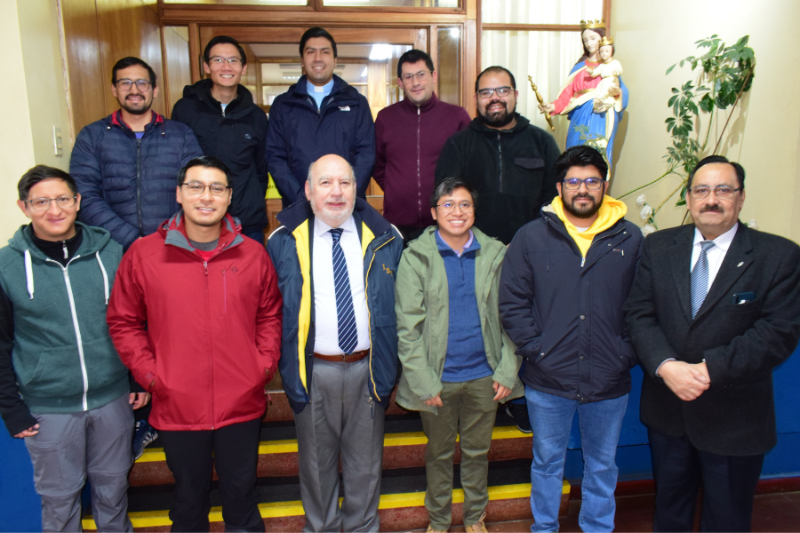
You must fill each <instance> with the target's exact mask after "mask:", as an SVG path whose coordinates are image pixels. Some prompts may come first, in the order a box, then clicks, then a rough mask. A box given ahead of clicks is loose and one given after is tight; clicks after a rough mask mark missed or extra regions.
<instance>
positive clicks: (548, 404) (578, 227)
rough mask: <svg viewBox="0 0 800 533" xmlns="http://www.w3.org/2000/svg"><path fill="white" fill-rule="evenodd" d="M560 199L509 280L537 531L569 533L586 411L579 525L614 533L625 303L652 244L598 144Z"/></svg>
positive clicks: (511, 253) (513, 253)
mask: <svg viewBox="0 0 800 533" xmlns="http://www.w3.org/2000/svg"><path fill="white" fill-rule="evenodd" d="M555 173H556V178H557V180H558V182H557V185H556V186H557V188H558V193H559V196H558V197H556V198H555V199H554V200H553V202H552V203H551V204H550V205H546V206H544V207H543V208H542V216H541V217H540V218H538V219H536V220H534V221H533V222H529V223H528V224H526V225H525V226H523V227H522V228H520V230H519V231H518V232H517V234H516V236H515V237H514V240H512V241H511V244H510V245H509V248H508V252H507V253H506V256H505V261H504V263H503V273H502V277H501V280H500V296H499V305H500V315H501V317H502V320H503V327H504V328H505V330H506V332H507V333H508V336H509V337H510V338H511V340H512V341H514V344H515V345H516V346H517V348H518V349H517V354H519V355H521V356H522V357H523V358H524V362H523V368H522V371H521V374H520V377H521V379H522V382H523V383H524V384H525V399H526V402H527V404H528V411H529V413H530V420H531V425H532V427H533V462H532V464H531V485H532V489H531V510H532V511H533V518H534V520H535V523H534V524H533V526H532V527H531V529H532V530H533V531H558V507H559V503H560V499H561V484H562V481H563V475H564V460H565V456H566V450H567V444H568V443H569V435H570V429H571V427H572V419H573V417H574V414H575V411H577V412H578V417H579V419H580V428H581V442H582V446H583V458H584V462H585V467H584V473H583V483H582V492H583V496H582V500H583V501H582V504H581V511H580V518H579V525H580V527H581V529H582V530H583V531H587V532H588V531H613V529H614V512H615V509H616V507H615V502H614V489H615V487H616V483H617V473H618V469H617V466H616V463H615V456H616V451H617V444H618V442H619V434H620V430H621V428H622V418H623V416H624V415H625V410H626V408H627V404H628V392H629V391H630V389H631V377H630V372H629V370H630V368H631V367H633V366H634V365H635V364H636V363H637V359H636V354H635V353H634V351H633V347H632V346H631V344H630V341H629V340H628V335H627V332H626V331H625V326H624V319H623V314H622V305H623V303H624V302H625V298H626V297H627V295H628V291H629V290H630V287H631V284H632V282H633V275H634V271H635V269H636V263H637V262H638V258H639V254H640V248H641V244H642V241H643V238H642V234H641V231H640V230H639V228H638V227H637V226H636V225H634V224H632V223H631V222H628V221H626V220H625V219H624V216H625V214H626V212H627V208H626V207H625V204H623V203H622V202H620V201H618V200H615V199H613V198H611V197H609V196H605V191H606V189H607V187H608V184H607V183H606V181H605V176H606V175H607V173H608V166H607V164H606V162H605V160H604V159H603V156H602V155H600V153H599V152H598V151H597V150H595V149H594V148H590V147H588V146H573V147H572V148H569V149H568V150H567V151H566V152H564V153H563V154H562V155H561V156H560V157H559V158H558V160H556V164H555Z"/></svg>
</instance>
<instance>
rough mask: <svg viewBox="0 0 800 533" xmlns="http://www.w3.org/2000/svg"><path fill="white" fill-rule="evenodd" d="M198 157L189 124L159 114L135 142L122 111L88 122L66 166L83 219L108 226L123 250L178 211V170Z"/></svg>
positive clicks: (101, 225) (154, 114)
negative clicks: (121, 114) (79, 198)
mask: <svg viewBox="0 0 800 533" xmlns="http://www.w3.org/2000/svg"><path fill="white" fill-rule="evenodd" d="M201 155H203V151H202V150H201V149H200V145H199V144H198V143H197V139H196V138H195V136H194V134H193V133H192V130H191V129H189V127H188V126H186V125H184V124H181V123H179V122H175V121H173V120H166V119H165V118H164V117H162V116H161V115H159V114H157V113H153V120H152V121H151V122H150V124H148V125H147V126H145V128H144V136H143V137H142V138H141V139H138V140H137V139H136V135H135V134H134V133H133V131H131V129H130V128H129V127H128V126H127V124H125V123H124V122H123V120H122V118H121V116H120V111H116V112H114V113H112V114H111V115H109V116H107V117H106V118H104V119H101V120H98V121H97V122H93V123H92V124H89V125H88V126H86V127H85V128H83V129H82V130H81V132H80V133H79V134H78V139H77V140H76V141H75V147H74V148H73V149H72V158H71V160H70V165H69V171H70V174H72V177H73V178H75V181H76V182H77V184H78V192H80V193H81V210H80V219H81V221H82V222H84V223H85V224H87V225H90V226H99V227H101V228H104V229H106V230H108V231H109V232H110V233H111V237H112V238H113V239H114V240H115V241H117V242H118V243H120V244H121V245H122V247H123V248H124V249H125V250H127V249H128V247H129V246H130V245H131V244H132V243H133V241H135V240H136V239H138V238H139V237H144V236H145V235H150V234H151V233H153V232H155V231H156V230H157V229H158V226H159V224H161V223H162V222H163V221H164V220H166V219H168V218H169V217H170V216H172V214H173V213H175V211H177V210H178V203H177V202H176V200H175V187H176V184H177V182H176V181H175V180H176V177H177V175H178V171H179V170H180V169H181V168H182V167H183V165H185V164H186V163H187V162H188V161H189V160H190V159H192V158H195V157H200V156H201Z"/></svg>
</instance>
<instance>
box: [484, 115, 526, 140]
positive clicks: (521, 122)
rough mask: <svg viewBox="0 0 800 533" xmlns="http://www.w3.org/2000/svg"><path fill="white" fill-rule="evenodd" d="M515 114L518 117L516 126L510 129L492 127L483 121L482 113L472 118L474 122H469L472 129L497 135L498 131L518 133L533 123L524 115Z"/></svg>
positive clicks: (485, 133)
mask: <svg viewBox="0 0 800 533" xmlns="http://www.w3.org/2000/svg"><path fill="white" fill-rule="evenodd" d="M514 116H515V117H516V118H517V123H516V124H514V127H513V128H511V129H510V130H496V129H494V128H490V127H489V126H487V125H486V124H484V123H483V121H482V120H481V117H480V115H479V116H477V117H475V118H473V119H472V122H470V123H469V127H470V129H473V130H475V131H479V132H481V133H483V134H484V135H491V136H495V135H497V132H498V131H500V132H504V133H518V132H520V131H522V130H524V129H525V128H527V127H528V126H529V125H530V123H531V121H530V120H528V119H527V118H525V117H523V116H522V115H520V114H519V113H516V112H515V113H514Z"/></svg>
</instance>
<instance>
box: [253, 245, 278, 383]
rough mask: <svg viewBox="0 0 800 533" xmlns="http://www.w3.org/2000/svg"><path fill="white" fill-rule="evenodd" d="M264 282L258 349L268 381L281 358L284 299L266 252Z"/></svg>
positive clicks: (258, 329)
mask: <svg viewBox="0 0 800 533" xmlns="http://www.w3.org/2000/svg"><path fill="white" fill-rule="evenodd" d="M264 261H265V264H264V267H265V268H264V282H263V283H262V284H261V298H260V301H259V302H258V315H257V316H256V347H257V348H258V353H259V356H260V357H261V362H262V364H263V366H264V368H265V369H266V371H267V381H269V380H270V379H272V376H273V375H274V374H275V369H277V368H278V359H280V357H281V334H282V329H281V326H282V323H283V297H282V296H281V292H280V290H278V276H277V275H276V273H275V267H274V266H273V264H272V260H271V259H270V257H269V255H268V254H267V253H266V251H265V252H264Z"/></svg>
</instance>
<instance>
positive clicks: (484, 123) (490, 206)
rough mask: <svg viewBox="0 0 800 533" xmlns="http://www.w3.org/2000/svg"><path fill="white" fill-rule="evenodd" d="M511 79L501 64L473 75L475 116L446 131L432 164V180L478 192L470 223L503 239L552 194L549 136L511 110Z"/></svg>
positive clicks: (555, 151)
mask: <svg viewBox="0 0 800 533" xmlns="http://www.w3.org/2000/svg"><path fill="white" fill-rule="evenodd" d="M517 96H518V92H517V85H516V81H515V80H514V75H513V74H512V73H511V72H510V71H509V70H508V69H505V68H503V67H499V66H493V67H489V68H487V69H486V70H484V71H483V72H481V73H480V74H479V75H478V79H477V80H476V81H475V102H476V104H477V106H478V116H477V117H476V118H475V119H473V120H472V122H471V123H470V125H469V127H468V128H467V129H465V130H462V131H460V132H458V133H456V134H455V135H453V136H452V137H450V138H449V139H448V140H447V142H446V143H445V145H444V148H443V149H442V152H441V155H440V156H439V161H438V163H437V165H436V182H437V183H439V182H441V181H442V180H443V179H445V178H448V177H456V178H461V179H463V180H465V181H467V182H469V183H470V184H471V185H472V186H473V187H474V188H475V190H476V191H477V192H478V194H479V195H480V197H481V203H480V206H479V207H478V210H477V211H476V212H475V227H477V228H480V229H481V231H483V232H484V233H486V234H487V235H489V236H490V237H495V238H496V239H499V240H501V241H502V242H503V243H505V244H508V243H509V242H511V239H512V238H513V237H514V234H515V233H516V232H517V230H518V229H519V228H520V227H522V226H523V225H524V224H525V223H527V222H529V221H531V220H533V219H534V218H537V217H538V216H539V210H540V209H541V207H542V206H543V205H545V204H548V203H549V202H550V200H552V199H553V197H554V196H556V194H557V192H556V180H555V176H554V174H553V164H554V163H555V160H556V159H557V158H558V156H559V150H558V146H557V145H556V141H555V140H554V139H553V136H552V135H550V134H549V133H547V132H546V131H544V130H542V129H541V128H538V127H536V126H534V125H533V124H531V123H530V121H529V120H528V119H527V118H525V117H523V116H522V115H520V114H519V113H517V112H516V106H517Z"/></svg>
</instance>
